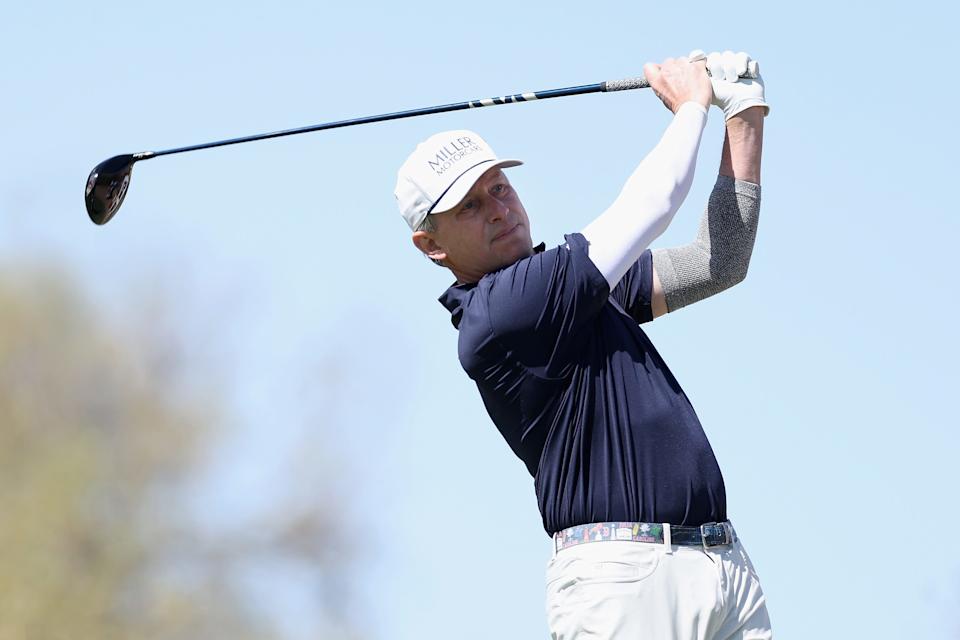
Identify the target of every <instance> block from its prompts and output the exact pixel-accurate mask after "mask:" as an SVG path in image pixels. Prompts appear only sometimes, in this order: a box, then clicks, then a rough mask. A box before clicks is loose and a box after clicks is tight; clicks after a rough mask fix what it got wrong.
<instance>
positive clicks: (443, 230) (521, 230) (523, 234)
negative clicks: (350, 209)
mask: <svg viewBox="0 0 960 640" xmlns="http://www.w3.org/2000/svg"><path fill="white" fill-rule="evenodd" d="M431 218H432V219H433V222H434V223H435V226H436V231H435V232H433V233H428V232H424V231H418V232H416V233H414V234H413V241H414V244H416V245H417V247H418V248H419V249H420V250H421V251H423V252H424V253H426V254H427V255H429V256H430V257H431V258H434V259H438V260H440V261H442V263H443V264H444V266H446V267H449V268H450V269H451V270H452V271H453V273H454V274H455V275H456V276H457V280H459V281H460V282H476V281H478V280H480V278H482V277H483V276H484V275H486V274H488V273H490V272H492V271H496V270H498V269H502V268H503V267H506V266H509V265H511V264H513V263H514V262H516V261H517V260H519V259H521V258H525V257H527V256H530V255H533V241H532V240H531V239H530V221H529V220H528V218H527V212H526V211H525V210H524V208H523V205H522V204H521V203H520V198H519V197H517V194H516V192H515V191H514V190H513V187H511V186H510V181H509V180H507V176H505V175H504V174H503V171H501V170H500V169H491V170H490V171H487V172H486V173H484V174H483V175H482V176H481V177H480V179H479V180H477V182H476V184H474V185H473V188H472V189H470V191H469V192H468V193H467V195H466V196H464V198H463V200H461V201H460V203H459V204H457V206H456V207H454V208H453V209H451V210H450V211H447V212H444V213H439V214H435V215H433V216H431Z"/></svg>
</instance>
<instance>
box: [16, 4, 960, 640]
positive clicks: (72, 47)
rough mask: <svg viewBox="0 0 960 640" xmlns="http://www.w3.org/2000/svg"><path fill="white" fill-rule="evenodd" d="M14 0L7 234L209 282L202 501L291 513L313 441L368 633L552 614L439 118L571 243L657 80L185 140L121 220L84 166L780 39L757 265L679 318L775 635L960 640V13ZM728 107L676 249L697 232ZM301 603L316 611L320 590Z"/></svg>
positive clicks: (669, 326) (486, 626)
mask: <svg viewBox="0 0 960 640" xmlns="http://www.w3.org/2000/svg"><path fill="white" fill-rule="evenodd" d="M4 14H5V15H4V19H3V20H2V21H0V51H2V53H3V56H2V59H3V64H2V66H0V68H2V69H3V76H4V83H3V89H2V91H3V99H2V100H0V148H2V151H0V248H2V250H3V252H4V256H5V257H4V260H5V261H19V260H29V261H33V262H48V261H49V262H55V263H57V264H61V265H63V266H64V268H66V269H68V270H69V271H70V272H71V274H72V275H73V277H74V279H75V281H76V282H77V285H78V287H81V288H82V289H84V290H85V291H88V292H90V293H91V295H93V296H95V297H96V299H97V300H98V302H99V304H101V305H102V306H103V307H104V308H105V309H107V310H122V309H125V308H127V307H129V305H130V304H131V302H130V301H131V299H132V298H133V297H134V292H135V291H136V290H137V289H138V288H142V287H144V286H147V287H151V286H156V287H160V288H163V289H164V290H166V291H168V292H169V293H170V294H171V295H172V296H173V297H174V298H175V299H177V300H178V301H179V303H181V304H182V308H183V309H184V310H185V311H184V313H183V315H182V317H180V318H179V319H178V322H179V323H181V324H182V326H183V327H184V328H185V330H187V331H193V332H195V333H198V334H205V333H206V334H209V335H211V336H215V337H216V342H217V344H220V345H221V346H220V347H219V352H218V353H219V356H218V357H220V358H221V359H222V361H223V362H224V363H225V364H226V365H227V366H226V367H225V368H226V369H229V371H230V382H229V385H228V392H229V397H230V400H231V402H232V405H233V407H234V411H235V413H236V416H237V418H236V421H235V425H234V429H233V431H232V432H231V437H230V440H229V442H228V443H227V444H225V446H224V448H223V450H222V455H221V456H220V459H218V461H217V464H216V467H215V472H214V473H212V474H211V478H210V479H209V482H208V485H209V486H208V487H207V489H206V493H204V494H203V499H202V500H201V501H202V502H204V506H205V508H206V509H207V510H209V512H210V513H211V514H212V515H211V517H212V518H214V519H217V518H219V519H222V520H223V521H231V520H237V519H242V517H243V514H244V513H248V512H251V511H255V510H257V509H263V508H266V506H267V505H269V504H270V503H271V501H272V500H273V499H274V497H275V496H276V495H277V494H278V493H282V492H284V491H286V490H287V487H288V485H291V484H299V483H302V482H303V478H302V477H292V474H291V473H290V471H289V470H290V468H291V464H292V463H291V460H295V461H298V462H297V464H307V465H308V466H309V465H311V464H315V466H317V467H321V468H320V469H319V470H316V469H314V471H315V472H316V473H317V474H318V475H317V477H318V478H319V477H321V476H323V474H324V473H330V474H332V475H333V476H335V477H336V478H337V479H338V480H337V482H338V484H339V486H340V488H341V490H342V493H343V494H345V495H347V496H349V498H348V502H349V503H350V506H349V510H348V511H349V518H350V520H351V523H350V527H351V530H354V531H355V532H356V533H355V536H356V541H357V544H358V545H359V546H360V548H362V549H364V550H365V551H364V555H365V556H366V560H367V561H366V562H365V563H364V568H363V573H362V574H361V579H360V583H361V585H362V586H363V591H364V593H363V599H362V600H361V603H362V608H363V619H364V625H365V627H366V628H367V629H368V630H369V631H370V632H371V634H372V635H373V636H374V637H383V638H386V637H390V638H401V639H404V638H411V639H412V638H418V639H419V638H441V637H449V636H450V635H452V634H455V635H456V636H457V637H459V638H478V639H479V638H489V637H528V638H536V637H547V632H546V624H545V616H544V611H543V607H544V605H543V569H544V566H545V563H546V561H547V559H548V556H549V550H548V546H549V545H548V539H547V537H546V536H545V535H544V533H543V530H542V528H541V526H540V519H539V514H538V513H537V510H536V502H535V498H534V493H533V483H532V480H531V478H530V477H529V476H528V475H527V474H526V472H525V470H524V469H523V467H522V465H521V463H520V462H519V461H518V460H516V459H514V458H513V457H512V454H511V453H510V451H509V449H508V448H507V447H506V445H505V444H504V443H503V442H502V441H501V440H500V437H499V435H498V434H497V432H496V430H495V429H494V427H493V426H492V425H491V423H490V422H489V419H488V418H487V417H486V415H485V413H484V411H483V407H482V405H481V403H480V400H479V397H478V396H477V394H476V391H475V389H474V388H473V387H472V385H471V383H470V382H469V380H468V379H467V378H466V376H465V375H464V374H463V373H462V371H461V370H460V369H459V366H458V364H457V361H456V349H455V345H456V333H455V332H454V331H453V329H452V327H451V326H450V324H449V316H448V315H447V314H446V312H445V311H444V309H443V308H442V307H441V306H440V305H439V304H438V303H437V302H436V297H437V296H438V295H439V294H440V293H442V291H443V289H444V288H445V287H446V286H447V284H449V281H450V279H451V278H450V276H449V275H448V274H446V273H444V272H442V271H441V270H440V269H436V268H435V267H433V266H431V265H429V264H428V263H427V262H426V261H424V260H423V259H420V258H419V257H418V256H417V255H416V254H415V252H414V249H413V247H412V245H411V244H410V242H409V238H408V236H409V233H408V232H407V231H406V227H405V226H404V224H403V222H402V221H401V219H400V217H399V215H398V214H397V211H396V208H395V205H394V200H393V195H392V190H393V185H394V181H395V175H396V169H397V167H398V166H399V164H400V163H401V162H402V161H403V159H404V157H405V156H406V154H407V153H408V152H409V151H410V150H412V149H413V147H414V145H415V144H416V143H417V142H419V141H420V140H422V139H424V138H426V137H427V136H428V135H430V134H432V133H435V132H437V131H441V130H444V129H453V128H469V129H474V130H477V131H479V132H480V133H481V134H483V135H484V137H485V138H486V139H487V140H488V141H489V142H490V143H491V144H492V145H493V147H494V148H495V149H496V150H497V151H498V152H499V153H500V154H501V155H504V156H509V157H518V158H522V159H524V160H525V161H526V164H525V165H524V166H522V167H518V168H516V169H512V170H511V171H510V176H511V179H512V181H513V183H514V185H515V187H516V188H517V190H518V192H519V193H520V195H521V197H522V198H523V201H524V204H525V205H526V209H527V211H528V212H529V213H530V216H531V219H532V224H533V231H534V236H535V238H536V239H538V240H543V241H545V242H547V244H548V245H550V244H555V243H558V242H559V241H560V240H561V239H562V234H563V233H566V232H571V231H577V230H579V229H581V228H582V227H583V226H585V225H586V224H587V223H588V222H589V221H590V220H591V219H592V217H593V216H594V215H596V214H597V213H599V212H600V211H602V210H603V208H605V207H606V206H607V205H608V204H609V203H610V202H611V201H612V199H613V198H614V197H615V196H616V194H617V193H618V191H619V188H620V186H621V185H622V183H623V181H624V180H625V179H626V177H627V176H628V175H629V174H630V172H631V171H632V169H633V168H634V167H635V166H636V164H637V163H638V162H639V161H640V160H641V159H642V157H643V155H644V154H645V153H646V152H647V151H648V150H649V149H650V148H651V147H652V146H653V145H654V144H655V143H656V141H657V139H658V138H659V136H660V134H661V133H662V131H663V129H664V127H665V126H666V124H667V122H668V117H669V114H668V113H667V112H666V110H665V109H664V108H663V107H662V105H660V103H659V102H658V101H657V100H656V99H655V98H654V96H653V95H652V94H650V93H648V92H642V91H635V92H627V93H623V94H611V95H591V96H581V97H573V98H565V99H560V100H553V101H549V102H543V103H535V104H523V105H511V106H504V107H496V108H492V109H484V110H479V111H473V112H470V113H453V114H445V115H439V116H430V117H424V118H417V119H413V120H405V121H399V122H392V123H383V124H378V125H370V126H364V127H356V128H349V129H343V130H337V131H330V132H323V133H317V134H310V135H303V136H296V137H293V138H286V139H282V140H275V141H269V142H261V143H254V144H248V145H242V146H237V147H229V148H224V149H216V150H210V151H203V152H197V153H191V154H186V155H180V156H172V157H169V158H160V159H156V160H152V161H150V162H144V163H141V164H138V165H137V166H136V168H135V171H134V175H133V182H132V186H131V189H130V193H129V195H128V197H127V200H126V203H125V204H124V207H123V209H122V210H121V211H120V213H119V214H118V215H117V217H116V219H115V220H114V221H113V222H111V223H110V224H109V225H108V226H106V227H103V228H97V227H94V225H92V224H90V222H89V221H88V220H87V218H86V214H85V212H84V210H83V205H82V202H81V187H82V185H83V183H84V181H85V179H86V176H87V173H88V172H89V171H90V169H91V168H92V167H93V166H94V165H95V164H96V163H98V162H100V161H101V160H103V159H105V158H107V157H109V156H112V155H115V154H118V153H127V152H134V151H140V150H145V149H165V148H172V147H178V146H182V145H187V144H194V143H199V142H204V141H209V140H217V139H222V138H228V137H233V136H238V135H246V134H251V133H257V132H263V131H271V130H277V129H284V128H289V127H296V126H303V125H308V124H313V123H317V122H326V121H331V120H339V119H343V118H350V117H357V116H362V115H370V114H375V113H383V112H388V111H395V110H401V109H409V108H415V107H422V106H429V105H434V104H443V103H447V102H454V101H460V100H466V99H472V98H482V97H488V96H494V95H503V94H506V93H516V92H521V91H531V90H539V89H548V88H555V87H562V86H570V85H577V84H586V83H593V82H599V81H602V80H608V79H618V78H621V77H625V76H631V75H636V74H638V73H640V71H641V68H642V65H643V63H644V62H646V61H648V60H654V61H656V60H659V59H662V58H665V57H668V56H676V55H682V54H685V53H686V52H687V51H689V50H690V49H693V48H702V49H705V50H707V51H711V50H717V49H724V48H732V49H735V50H745V51H747V52H749V53H750V54H751V55H752V56H753V57H754V58H755V59H757V60H759V61H760V64H761V70H762V73H763V75H764V79H765V82H766V86H767V97H768V100H769V102H770V104H771V105H772V113H771V116H770V117H769V118H768V120H767V122H766V133H765V145H766V146H765V151H766V152H765V154H764V160H763V208H762V212H761V221H760V231H759V237H758V241H757V247H756V250H755V253H754V258H753V262H752V264H751V269H750V275H749V276H748V278H747V280H746V281H745V282H744V284H742V285H740V286H739V287H737V288H735V289H733V290H731V291H729V292H727V293H725V294H723V295H722V296H719V297H716V298H714V299H711V300H708V301H705V302H702V303H700V304H698V305H696V306H694V307H691V308H689V309H686V310H683V311H680V312H679V313H677V314H671V315H669V316H666V317H664V318H662V319H658V320H657V321H656V322H654V323H653V324H652V325H649V330H648V333H649V335H650V336H651V337H652V339H653V340H654V342H655V344H656V345H657V346H658V349H659V350H660V352H661V353H662V355H663V356H664V358H665V359H666V361H667V362H668V363H669V364H670V366H671V369H672V370H673V372H674V373H675V375H676V376H677V378H678V379H679V381H680V382H681V384H682V385H683V387H684V389H685V390H686V392H687V394H688V395H689V396H690V398H691V400H692V402H693V404H694V406H695V407H696V409H697V412H698V414H699V416H700V418H701V421H702V422H703V424H704V426H705V428H706V430H707V433H708V436H709V437H710V440H711V442H712V444H713V447H714V450H715V452H716V454H717V457H718V460H719V462H720V465H721V468H722V469H723V472H724V476H725V479H726V483H727V492H728V501H729V507H730V514H731V518H732V519H733V520H734V522H735V523H736V525H737V528H738V531H739V532H740V534H741V536H742V538H743V539H744V541H745V543H746V545H747V548H748V550H749V552H750V553H751V555H752V557H753V560H754V562H755V564H756V565H757V568H758V570H759V572H760V575H761V577H762V579H763V584H764V588H765V590H766V592H767V594H768V598H769V608H770V611H771V615H772V617H773V621H774V625H775V628H776V630H777V633H778V637H780V638H794V637H797V638H800V637H819V638H840V637H869V638H875V639H881V638H883V639H886V638H889V639H893V638H903V637H944V636H945V635H946V634H949V633H953V634H958V633H960V616H958V615H957V614H956V611H957V610H958V608H960V607H958V604H960V561H958V560H957V559H956V557H955V554H952V553H950V552H949V550H950V549H951V545H950V541H951V538H950V533H951V532H953V531H958V530H960V514H958V509H957V503H958V500H957V492H956V481H955V475H954V469H955V467H956V461H957V454H958V453H960V437H958V435H957V427H958V423H960V421H958V419H957V417H956V415H955V411H956V407H955V404H956V402H955V400H956V391H957V389H958V388H960V375H958V373H957V368H956V362H957V360H958V358H960V348H958V341H957V338H956V334H955V329H951V328H950V327H955V325H956V321H955V319H954V318H955V316H956V315H957V313H958V311H960V305H958V296H957V285H956V281H955V280H956V275H957V267H956V265H955V255H956V253H955V239H956V238H957V237H958V235H960V234H958V232H960V224H958V221H957V216H956V210H957V207H956V204H955V200H956V197H955V193H954V191H953V187H954V185H955V183H956V180H955V178H954V165H953V158H954V154H955V152H956V150H957V143H958V139H957V138H958V134H957V130H958V128H957V126H956V125H955V123H954V120H955V115H954V113H953V112H954V110H955V108H956V104H957V98H958V91H957V84H956V80H955V79H954V77H953V76H954V73H953V71H952V62H951V60H952V59H953V58H954V57H955V51H954V50H953V49H952V48H948V42H950V41H952V39H953V32H954V30H955V28H954V25H955V24H956V21H957V20H956V19H957V17H958V16H957V10H956V8H955V6H953V5H951V4H948V3H936V2H915V3H909V4H906V3H896V4H887V3H882V2H881V3H824V2H813V3H807V4H804V5H802V6H801V5H781V6H776V5H761V6H758V7H753V6H751V7H746V6H739V5H718V4H716V3H698V2H693V3H686V4H684V5H683V6H682V7H679V6H676V5H657V6H653V5H646V4H631V5H629V6H624V5H623V4H622V3H612V2H593V3H576V4H571V5H564V4H561V3H549V4H547V3H531V4H523V5H514V4H512V3H507V2H499V1H490V2H485V3H483V4H477V5H466V4H458V5H438V4H437V3H425V2H408V3H402V4H401V3H397V4H389V5H377V4H367V3H362V2H355V3H329V4H326V3H307V2H302V3H277V4H276V5H271V6H269V8H268V6H267V5H266V4H264V5H255V4H248V3H239V4H238V3H209V4H205V5H202V6H195V5H193V4H190V3H186V2H167V3H162V4H161V3H152V4H149V5H147V4H132V5H124V6H123V7H122V8H121V7H119V6H112V5H96V4H93V5H91V4H88V3H84V4H81V3H76V4H74V3H62V2H60V3H58V2H51V3H33V4H28V3H17V4H16V5H15V6H12V7H9V8H5V10H4ZM719 116H720V114H719V111H716V110H714V111H712V112H711V114H710V122H709V124H708V127H707V131H706V133H705V136H704V141H703V144H702V145H701V153H700V161H699V164H698V171H697V177H696V181H695V185H694V188H693V190H692V191H691V193H690V195H689V197H688V199H687V202H686V204H685V206H684V207H683V208H682V209H681V211H680V213H679V214H678V215H677V218H676V219H675V221H674V223H673V225H672V226H671V228H670V229H669V230H668V231H667V233H666V234H665V235H664V236H663V237H661V238H660V239H659V240H658V241H657V242H656V243H655V244H654V246H671V245H675V244H679V243H682V242H686V241H688V240H689V239H690V238H692V237H693V235H694V233H695V231H696V225H697V220H698V219H699V216H700V213H701V210H702V207H703V204H704V203H705V201H706V197H707V195H708V193H709V190H710V188H711V186H712V183H713V179H714V176H715V174H716V170H717V167H718V163H719V155H720V146H721V142H722V135H723V134H722V119H721V118H720V117H719ZM951 212H952V213H951ZM330 380H334V381H336V382H335V386H336V389H337V391H336V393H334V392H331V391H329V385H328V384H325V381H326V382H329V381H330ZM321 422H322V423H324V424H326V426H325V427H323V428H319V427H318V426H317V425H318V424H319V423H321ZM304 461H306V462H304ZM307 477H308V478H309V477H310V475H309V474H307ZM301 490H302V485H301ZM307 493H309V491H308V492H307ZM944 549H947V552H946V553H944V551H943V550H944ZM271 579H273V580H275V579H276V578H275V577H274V578H271ZM260 588H261V590H263V591H264V593H266V592H270V591H273V592H277V591H283V589H284V586H283V585H273V584H261V585H260ZM288 596H289V597H286V598H284V602H285V604H284V605H283V611H284V618H285V619H286V620H287V623H286V624H287V625H288V627H289V631H290V634H291V637H296V635H297V633H298V630H299V629H304V628H307V626H308V624H307V622H306V621H303V620H299V618H298V616H303V615H307V614H306V612H307V611H309V607H307V606H306V605H305V604H304V602H305V599H306V598H308V597H309V595H307V594H304V593H300V592H294V591H293V590H290V593H289V594H288ZM298 603H299V604H298ZM272 606H277V607H279V606H280V605H279V604H275V605H272ZM490 625H494V628H495V629H496V631H491V630H490V629H491V627H490Z"/></svg>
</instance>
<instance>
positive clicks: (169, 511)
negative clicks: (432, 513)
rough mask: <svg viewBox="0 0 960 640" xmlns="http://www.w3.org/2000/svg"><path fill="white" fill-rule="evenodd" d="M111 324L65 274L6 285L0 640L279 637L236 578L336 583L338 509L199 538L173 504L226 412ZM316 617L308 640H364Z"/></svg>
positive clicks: (2, 288) (312, 506)
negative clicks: (290, 577)
mask: <svg viewBox="0 0 960 640" xmlns="http://www.w3.org/2000/svg"><path fill="white" fill-rule="evenodd" d="M104 315H106V314H98V313H96V311H95V310H94V309H93V308H92V307H90V306H89V305H86V304H84V302H83V301H82V300H81V299H80V297H79V296H78V294H76V293H75V292H74V291H73V290H72V288H71V286H70V284H69V282H68V281H67V280H66V279H64V278H63V277H60V276H58V275H56V274H51V273H38V272H36V271H29V270H28V271H18V272H12V271H10V270H9V269H8V270H7V271H6V273H5V274H3V275H0V640H20V639H29V640H48V639H49V640H59V639H64V640H66V639H68V638H69V639H70V640H84V639H87V638H90V639H94V638H96V639H97V640H113V639H114V638H117V639H120V638H133V637H136V638H158V639H159V638H163V639H175V640H178V639H180V638H183V639H187V638H190V639H194V638H232V639H239V640H244V639H248V638H249V639H259V638H274V637H279V636H280V631H279V630H278V627H277V625H272V624H270V621H269V617H268V616H265V615H264V614H263V613H262V611H263V610H262V609H261V608H259V607H257V606H252V605H253V604H255V603H251V602H250V601H249V594H245V593H244V590H243V588H242V584H240V581H239V579H238V575H239V574H240V573H242V570H243V568H244V567H245V566H247V565H249V564H250V563H258V562H259V563H262V562H264V561H278V560H279V561H283V562H294V563H299V566H301V567H304V568H306V570H307V571H309V572H312V573H311V575H315V576H316V577H317V578H318V585H319V586H320V588H321V590H322V589H323V588H324V585H326V584H330V581H331V579H332V580H333V583H337V581H338V580H339V579H340V578H338V576H339V577H342V576H343V575H344V572H346V570H347V568H348V567H347V559H348V558H349V555H348V554H347V553H346V547H345V545H344V544H343V539H344V537H343V535H342V528H341V527H340V525H338V523H337V521H336V520H335V519H333V518H331V516H330V506H331V505H330V504H328V503H317V502H313V503H309V502H308V503H305V504H302V505H301V506H300V507H299V508H298V509H284V510H281V512H280V513H275V514H270V515H269V516H268V518H267V520H268V521H265V522H260V523H250V524H251V526H249V527H248V528H246V531H255V532H257V533H256V535H251V534H249V533H237V534H236V535H232V536H227V537H218V538H217V539H215V540H210V539H208V538H205V537H204V536H202V535H201V534H200V533H199V532H198V531H197V530H196V527H195V526H194V525H192V524H191V522H190V519H189V518H187V517H185V515H184V509H183V507H182V506H181V505H180V503H179V502H178V499H177V496H178V495H179V494H180V493H181V492H182V491H183V490H184V488H185V487H184V485H185V483H186V482H187V481H188V479H189V477H190V475H191V473H190V472H191V470H192V469H194V468H195V467H196V466H197V464H198V461H200V460H202V458H203V455H204V453H205V451H206V449H207V448H208V447H209V446H210V443H211V441H212V438H211V432H212V428H211V427H212V426H213V425H215V424H217V422H218V420H219V419H220V416H219V414H220V412H221V411H222V407H219V406H217V401H216V400H215V399H211V398H212V396H211V394H210V393H209V389H206V390H205V391H204V394H203V395H204V397H205V398H206V400H203V401H201V400H199V399H198V398H197V397H196V394H194V396H191V395H190V394H189V393H188V392H186V391H185V390H184V389H182V388H178V385H177V383H176V381H177V380H178V376H177V374H176V373H177V369H178V366H180V367H182V366H184V365H183V362H182V361H178V355H177V354H178V353H179V352H178V350H177V349H175V348H173V345H171V344H163V343H160V342H158V338H157V337H156V336H155V335H153V336H151V333H150V332H140V334H139V335H136V336H132V335H130V334H124V333H121V332H120V331H118V328H117V327H116V326H112V325H111V323H110V322H107V321H105V320H104V317H103V316H104ZM321 540H323V541H324V543H323V544H320V542H319V541H321ZM317 606H318V609H319V610H320V615H319V616H318V618H321V619H323V620H326V621H329V624H327V623H326V622H324V623H323V625H322V627H323V628H322V629H317V633H319V634H321V635H319V636H318V635H314V636H313V637H326V638H348V637H349V638H354V637H356V635H355V634H354V633H352V632H351V631H350V630H349V625H348V624H346V622H345V621H344V620H343V619H339V616H338V614H337V610H338V609H339V607H340V604H337V605H336V606H334V607H329V606H327V609H324V607H325V604H324V602H323V601H322V598H321V597H320V595H319V592H318V597H317ZM333 629H337V631H333Z"/></svg>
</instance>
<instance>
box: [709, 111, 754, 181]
mask: <svg viewBox="0 0 960 640" xmlns="http://www.w3.org/2000/svg"><path fill="white" fill-rule="evenodd" d="M764 111H765V108H764V107H751V108H749V109H747V110H746V111H742V112H740V113H738V114H737V115H735V116H734V117H732V118H730V119H729V120H727V133H726V136H725V137H724V140H723V154H722V155H721V156H720V175H722V176H729V177H731V178H735V179H737V180H745V181H746V182H752V183H754V184H760V158H761V155H762V152H763V117H764V116H763V113H764Z"/></svg>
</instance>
